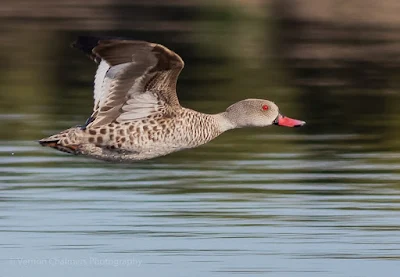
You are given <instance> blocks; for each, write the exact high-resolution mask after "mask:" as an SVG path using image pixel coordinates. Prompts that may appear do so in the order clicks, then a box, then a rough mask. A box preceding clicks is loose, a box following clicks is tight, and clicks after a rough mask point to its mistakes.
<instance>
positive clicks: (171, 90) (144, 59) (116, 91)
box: [73, 37, 184, 127]
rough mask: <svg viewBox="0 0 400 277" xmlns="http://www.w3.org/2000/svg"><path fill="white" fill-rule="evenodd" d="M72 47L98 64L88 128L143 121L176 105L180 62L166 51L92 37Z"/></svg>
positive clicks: (148, 44) (123, 40)
mask: <svg viewBox="0 0 400 277" xmlns="http://www.w3.org/2000/svg"><path fill="white" fill-rule="evenodd" d="M73 46H74V47H76V48H79V49H81V50H83V51H84V52H86V53H87V54H88V55H89V57H90V58H91V59H93V60H94V61H95V62H96V63H98V64H99V66H98V69H97V72H96V76H95V81H94V107H93V114H92V116H91V119H90V123H88V126H92V127H95V126H100V125H104V124H108V123H111V122H113V121H116V122H123V121H126V120H134V119H139V118H144V117H148V116H151V115H154V114H156V113H162V112H165V111H166V110H168V109H169V108H173V107H174V106H179V100H178V97H177V95H176V82H177V79H178V76H179V73H180V72H181V70H182V68H183V66H184V63H183V60H182V59H181V57H179V55H178V54H176V53H175V52H173V51H171V50H169V49H168V48H166V47H164V46H162V45H160V44H155V43H149V42H145V41H136V40H126V39H96V38H93V37H80V38H79V39H78V40H77V41H76V42H75V43H74V44H73Z"/></svg>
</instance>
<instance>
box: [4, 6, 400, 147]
mask: <svg viewBox="0 0 400 277" xmlns="http://www.w3.org/2000/svg"><path fill="white" fill-rule="evenodd" d="M399 11H400V8H399V4H398V2H397V1H395V0H393V1H390V0H386V1H381V2H379V3H378V2H375V1H351V2H350V1H332V0H331V1H329V0H321V1H310V0H297V1H290V0H282V1H278V0H276V1H273V0H266V1H262V0H250V1H245V0H242V1H240V0H236V1H234V0H226V1H219V2H218V4H215V3H214V2H213V1H172V0H171V1H168V0H167V1H161V0H160V1H157V0H151V1H125V0H120V1H118V0H116V1H106V0H102V1H85V2H80V1H62V2H58V1H46V0H40V1H6V4H5V5H2V8H1V9H0V24H1V26H2V28H1V29H2V30H1V43H0V50H1V51H0V53H1V54H0V55H1V60H2V61H3V62H2V67H1V68H0V90H1V94H0V113H1V115H0V116H1V118H2V120H1V122H2V128H1V129H0V139H2V140H33V139H38V138H41V137H43V136H45V135H48V134H49V133H50V132H51V131H50V130H52V131H53V130H57V129H59V128H61V129H63V128H67V127H69V125H68V124H73V125H75V124H79V123H82V122H84V120H85V119H86V118H87V117H88V115H89V113H90V110H91V105H92V100H91V99H92V86H93V85H92V84H93V75H94V72H95V65H94V64H92V63H91V61H90V60H88V59H86V58H85V56H84V55H82V53H80V52H79V51H76V50H74V49H71V48H70V47H69V45H70V43H71V42H72V41H73V40H74V39H75V38H76V37H77V36H78V35H109V36H110V35H111V36H113V35H116V36H128V37H132V38H135V39H140V40H148V41H152V42H157V43H161V44H164V45H166V46H167V47H169V48H171V49H173V50H174V51H175V52H177V53H179V54H180V55H181V56H182V58H183V59H184V61H185V63H186V66H185V69H184V71H183V72H182V74H181V76H180V79H179V84H178V94H179V97H180V99H181V102H182V104H183V105H186V106H189V105H190V107H191V108H194V109H198V110H200V111H203V112H208V113H212V112H214V113H215V112H219V111H222V110H224V109H225V108H226V107H227V106H228V105H230V104H231V103H232V102H235V101H238V100H240V99H244V98H265V99H270V100H273V101H275V102H276V103H277V104H278V105H279V106H280V107H281V110H282V112H283V113H284V114H286V115H288V116H292V117H298V118H300V119H303V120H306V121H307V122H308V123H309V124H308V126H307V128H305V129H303V130H301V131H300V132H304V133H307V134H321V133H324V134H326V133H334V134H341V133H347V132H351V133H356V134H361V135H366V136H370V135H372V134H373V135H375V137H374V141H373V143H374V145H375V147H377V148H380V149H382V150H390V149H392V148H393V147H397V140H396V139H395V137H396V136H397V132H398V130H399V128H398V127H397V126H398V124H396V123H397V121H398V120H399V113H398V112H397V106H398V104H399V97H398V89H399V81H398V76H399V62H400V55H399V54H400V53H399V52H400V47H398V46H399V39H400V32H399V29H400V19H399V17H398V16H397V15H398V14H399ZM67 123H68V124H67ZM272 132H273V131H272Z"/></svg>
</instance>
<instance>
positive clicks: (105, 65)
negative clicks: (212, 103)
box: [39, 37, 305, 162]
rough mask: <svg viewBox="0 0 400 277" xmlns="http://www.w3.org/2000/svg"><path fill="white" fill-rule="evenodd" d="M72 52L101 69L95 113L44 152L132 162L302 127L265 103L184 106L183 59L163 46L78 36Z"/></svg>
mask: <svg viewBox="0 0 400 277" xmlns="http://www.w3.org/2000/svg"><path fill="white" fill-rule="evenodd" d="M73 46H75V47H76V48H78V49H81V50H83V51H84V52H86V53H87V54H88V55H89V57H90V58H91V59H92V60H94V61H95V62H96V63H98V69H97V72H96V76H95V80H94V108H93V113H92V115H91V116H90V117H89V119H88V120H87V122H86V123H85V124H84V125H83V126H77V127H72V128H69V129H67V130H65V131H62V132H60V133H58V134H55V135H53V136H50V137H47V138H44V139H41V140H40V141H39V143H40V144H41V145H43V146H47V147H52V148H55V149H57V150H60V151H64V152H68V153H72V154H75V155H84V156H88V157H93V158H97V159H102V160H109V161H120V162H129V161H137V160H145V159H151V158H155V157H159V156H163V155H167V154H169V153H172V152H175V151H179V150H183V149H187V148H193V147H197V146H199V145H202V144H205V143H207V142H209V141H210V140H212V139H214V138H215V137H217V136H219V135H220V134H222V133H223V132H225V131H227V130H230V129H235V128H242V127H266V126H269V125H272V124H275V125H280V126H287V127H298V126H303V125H304V124H305V122H304V121H300V120H296V119H291V118H288V117H285V116H283V115H281V114H280V113H279V109H278V106H277V105H275V103H273V102H271V101H268V100H263V99H246V100H242V101H239V102H237V103H235V104H233V105H231V106H230V107H228V108H227V109H226V111H224V112H222V113H218V114H204V113H201V112H197V111H194V110H191V109H188V108H184V107H182V106H181V105H180V104H179V100H178V97H177V95H176V83H177V79H178V76H179V73H180V72H181V70H182V68H183V66H184V63H183V60H182V59H181V57H180V56H179V55H178V54H176V53H175V52H173V51H171V50H169V49H168V48H166V47H164V46H162V45H160V44H155V43H149V42H144V41H135V40H126V39H98V38H93V37H80V38H78V40H77V41H76V42H75V43H74V44H73Z"/></svg>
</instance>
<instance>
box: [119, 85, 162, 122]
mask: <svg viewBox="0 0 400 277" xmlns="http://www.w3.org/2000/svg"><path fill="white" fill-rule="evenodd" d="M161 108H162V107H160V105H159V100H158V98H157V96H156V95H155V94H154V93H153V92H151V91H146V92H145V93H142V94H136V95H133V96H132V98H131V99H129V100H128V101H126V103H125V105H124V106H123V107H122V113H121V115H120V116H119V117H118V118H117V122H122V121H127V120H135V119H140V118H145V117H148V116H149V115H153V114H156V113H158V112H159V111H160V109H161Z"/></svg>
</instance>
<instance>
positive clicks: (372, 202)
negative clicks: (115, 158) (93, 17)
mask: <svg viewBox="0 0 400 277" xmlns="http://www.w3.org/2000/svg"><path fill="white" fill-rule="evenodd" d="M71 7H73V6H71ZM170 9H171V14H174V13H173V10H172V8H170ZM182 9H184V8H182V7H179V8H177V11H180V12H182ZM188 9H189V10H188V11H191V12H192V13H191V16H192V17H193V18H192V17H190V16H189V18H191V19H190V20H189V18H186V21H185V22H186V23H185V24H183V25H182V24H181V25H179V26H184V27H185V28H183V27H182V28H183V29H184V30H183V31H182V30H178V31H177V35H175V33H173V34H174V35H171V34H172V33H171V32H169V33H168V34H169V35H165V34H164V35H161V34H162V33H163V32H164V31H162V30H161V31H160V30H158V31H146V30H145V31H143V29H140V28H138V29H140V31H138V32H135V28H136V27H134V26H136V25H134V24H136V23H137V22H136V21H134V19H135V17H134V16H132V17H131V16H129V17H128V15H126V20H128V18H129V20H133V21H132V22H133V23H132V22H131V21H129V22H131V23H132V24H133V25H132V26H133V27H132V30H133V31H131V33H129V32H128V33H126V31H125V33H124V35H129V36H133V37H137V38H139V39H147V40H152V41H157V42H162V43H165V44H166V45H168V47H171V48H172V49H174V50H176V51H177V52H179V53H180V54H181V55H182V57H183V58H184V60H185V61H186V67H185V70H184V71H183V73H182V75H181V79H180V82H179V87H178V89H179V92H180V93H179V96H180V98H181V100H182V104H183V105H185V106H187V107H191V108H194V109H198V110H201V111H203V112H208V113H213V112H214V113H215V112H219V111H222V110H223V109H225V108H226V107H227V106H228V105H230V104H231V103H232V102H235V101H237V100H239V99H243V98H267V99H270V100H273V101H275V102H276V103H277V104H278V105H279V106H280V107H281V111H282V112H283V113H284V114H286V115H287V116H291V117H294V118H298V119H302V120H305V121H307V125H306V126H305V127H304V128H301V129H290V128H278V127H269V128H264V129H257V128H254V129H243V130H234V131H230V132H228V133H226V134H224V135H222V136H221V137H219V138H218V139H216V140H215V141H213V142H211V143H209V144H207V145H204V146H202V147H200V148H197V149H193V150H188V151H183V152H179V153H175V154H172V155H169V156H166V157H162V158H159V159H155V160H151V161H147V162H140V163H136V164H129V165H124V164H110V163H104V162H99V161H93V160H89V159H85V158H81V157H74V156H70V155H67V154H64V153H60V152H56V151H53V150H51V149H46V148H42V147H40V146H39V145H38V144H37V143H36V140H38V139H40V138H42V137H45V136H48V135H50V134H52V133H54V132H57V131H59V130H62V129H65V128H68V127H69V126H73V125H77V124H81V123H83V122H84V121H85V119H86V118H87V116H88V115H89V114H90V109H91V105H92V95H91V85H92V79H91V78H92V75H93V74H94V70H95V68H94V66H93V65H91V64H90V61H89V60H88V59H85V57H84V56H83V55H82V54H80V53H78V52H76V51H74V50H71V49H69V48H68V43H69V42H70V41H71V40H72V39H73V38H74V37H75V36H76V35H77V34H79V33H81V32H80V31H79V32H78V31H76V30H75V29H74V31H68V30H69V29H68V28H67V27H70V28H72V27H71V26H70V25H68V24H73V23H72V22H75V21H67V22H68V24H66V25H64V24H65V22H64V23H62V22H61V23H60V22H58V21H54V22H55V23H54V25H53V26H55V27H54V29H51V28H50V26H49V24H48V22H46V21H44V22H43V21H40V20H37V21H35V20H33V21H30V22H31V24H30V25H29V26H28V25H24V24H22V23H24V21H23V20H22V19H21V18H19V19H16V21H9V20H6V19H4V20H3V21H2V23H3V26H7V28H8V30H19V31H21V32H22V30H25V32H24V33H21V32H14V31H13V32H12V33H13V34H12V35H11V34H10V36H9V37H8V38H7V40H6V42H7V43H5V44H2V45H1V46H0V47H1V48H2V51H0V52H1V53H4V52H5V50H7V51H8V52H10V53H11V54H10V55H8V56H4V59H6V60H7V63H5V64H6V66H4V67H3V68H2V69H0V71H1V73H2V74H1V83H0V85H1V90H2V93H1V94H0V124H1V125H0V276H1V277H3V276H4V277H14V276H15V277H17V276H18V277H19V276H99V277H106V276H111V275H113V276H127V275H129V276H232V275H234V276H296V277H303V276H304V277H310V276H318V277H319V276H335V277H336V276H337V277H339V276H343V277H347V276H352V277H358V276H360V277H365V276H381V275H382V276H389V277H390V276H398V274H399V273H398V272H400V144H399V142H398V135H399V133H400V126H399V124H398V122H399V121H400V110H399V109H398V107H399V105H400V97H399V91H400V90H399V89H398V88H396V87H395V86H389V85H387V86H386V85H384V84H383V83H385V82H383V83H380V82H378V85H377V87H374V89H373V90H371V89H370V90H368V89H365V88H359V87H357V86H356V87H352V86H344V87H337V85H335V86H333V87H329V86H321V85H320V84H321V82H320V83H319V84H318V85H316V86H313V85H312V84H311V85H310V84H307V85H306V86H300V85H299V86H297V85H294V84H295V83H296V82H295V80H292V79H291V78H293V79H295V77H296V76H292V75H291V74H295V72H296V71H291V68H290V64H286V65H285V64H284V63H283V64H282V63H280V62H279V61H277V60H276V59H275V58H274V57H276V56H279V55H280V54H281V52H280V51H279V48H274V47H270V44H269V42H266V43H265V44H262V45H261V46H260V44H253V43H254V42H255V41H258V39H260V35H261V34H263V32H264V31H265V35H266V36H269V34H270V33H269V32H270V31H271V30H270V29H269V28H272V27H267V26H270V25H271V24H270V23H269V21H268V20H267V19H265V18H258V19H257V18H253V19H252V20H248V17H245V18H244V19H243V18H242V19H240V17H239V19H237V20H233V19H232V18H235V16H239V15H238V14H237V11H235V13H231V12H229V9H227V11H225V10H223V8H221V7H220V8H218V9H219V10H218V9H217V8H216V9H217V10H216V11H215V12H214V13H211V15H210V16H211V17H212V18H211V19H210V18H207V17H205V16H204V14H206V13H204V9H205V8H204V7H202V8H201V9H199V10H196V8H194V7H190V8H188ZM210 9H211V8H210ZM62 10H63V9H62ZM133 10H135V9H133V8H132V12H133ZM221 10H222V11H223V12H222V11H221ZM140 11H141V12H144V13H145V12H146V11H147V8H146V9H144V11H143V10H140ZM168 11H170V10H168ZM183 11H184V12H183V13H181V14H186V13H185V11H186V10H183ZM167 14H168V13H167ZM232 14H233V15H234V16H233V15H232ZM228 15H229V16H228ZM99 16H100V15H99ZM196 16H197V17H196ZM202 16H204V17H202ZM219 16H221V18H224V19H223V20H222V19H221V20H220V21H216V18H219ZM230 16H233V17H230ZM166 17H167V18H163V20H164V21H163V22H164V23H165V20H169V19H170V18H168V16H166ZM82 18H83V17H82ZM104 18H106V19H107V18H109V17H104ZM104 18H102V20H103V21H99V22H100V23H101V22H104V20H106V19H104ZM110 18H111V17H110ZM132 18H134V19H132ZM78 19H79V18H78ZM78 19H77V20H78ZM79 20H81V19H79ZM82 20H83V19H82ZM157 20H161V19H160V18H158V19H154V22H157ZM241 20H242V21H241ZM57 22H58V23H57ZM78 22H79V21H78ZM90 22H92V21H90ZM94 22H96V21H94ZM188 22H189V23H190V24H189V23H188ZM240 22H242V23H243V24H240V26H241V28H236V27H238V26H239V25H236V24H238V23H240ZM6 23H7V24H8V25H7V24H6ZM92 23H93V22H92ZM92 23H91V24H92ZM100 23H99V24H100ZM173 23H174V24H176V22H175V21H174V22H173ZM19 24H20V25H19ZM21 24H22V25H21ZM57 24H60V25H57ZM93 24H95V23H93ZM120 24H122V23H120ZM21 26H23V28H22V27H21ZM57 26H60V27H57ZM66 26H67V27H66ZM87 26H89V25H82V26H81V27H82V28H86V27H87ZM90 26H91V27H92V28H94V26H97V25H93V26H92V25H90ZM102 26H103V25H101V24H100V27H98V28H99V29H101V28H102ZM107 26H108V25H107ZM121 26H122V25H120V26H119V27H121ZM126 26H130V25H129V24H128V25H126ZM145 26H147V27H148V28H152V27H151V26H150V27H149V25H145ZM160 26H164V27H165V28H167V27H168V26H169V25H168V26H167V25H160ZM173 26H176V25H172V27H171V26H169V27H168V28H172V29H173V28H174V27H173ZM263 26H264V27H263ZM81 27H76V26H75V27H74V28H76V29H77V30H80V29H79V28H81ZM117 27H118V26H117ZM117 27H116V28H117ZM147 27H146V28H147ZM206 27H207V28H206ZM227 27H229V28H230V29H229V28H228V29H226V28H227ZM26 28H28V29H27V30H26ZM29 28H31V29H29ZM40 28H42V29H41V30H43V31H42V32H40V33H38V32H37V29H40ZM88 28H89V27H88ZM146 28H145V29H146ZM168 28H167V29H168ZM257 28H266V29H265V30H264V29H257ZM72 29H73V28H72ZM89 29H90V28H89ZM178 29H179V28H178ZM187 29H190V30H191V31H190V32H189V33H187V32H188V30H187ZM35 30H36V31H35ZM248 30H251V32H250V31H248ZM82 32H88V30H87V29H85V30H82ZM32 33H35V36H32V35H31V34H32ZM103 33H104V31H103ZM111 33H112V32H111ZM243 34H246V36H244V39H242V40H241V41H248V43H247V44H246V43H245V44H243V45H239V46H237V45H236V44H233V42H234V41H237V40H235V38H236V36H241V37H243ZM36 36H38V37H36ZM22 38H23V41H25V43H23V44H21V43H20V41H21V39H22ZM262 41H263V42H265V41H267V40H262ZM28 42H29V43H28ZM252 42H253V43H252ZM291 43H293V42H291ZM339 43H341V42H339ZM28 45H29V46H30V47H28ZM49 45H51V47H50V46H49ZM310 47H313V46H312V45H311V46H310ZM241 49H245V50H246V51H242V50H241ZM261 49H263V50H265V51H266V52H265V53H266V54H265V55H263V56H262V57H261V58H260V57H259V56H258V54H259V53H260V50H261ZM228 50H229V51H228ZM8 52H7V53H8ZM303 66H304V65H303ZM296 70H299V69H296ZM357 70H358V69H357ZM338 71H340V69H339V70H338ZM290 72H291V73H290ZM301 72H303V71H301ZM304 72H306V70H304ZM304 72H303V73H304ZM340 72H341V73H340V74H339V75H338V76H339V77H340V76H341V74H342V75H345V76H346V80H347V81H348V80H355V77H354V78H353V75H351V74H352V72H351V71H345V73H343V72H342V71H340ZM357 72H358V73H359V71H357ZM357 72H356V73H357ZM368 72H369V73H368V74H372V73H371V72H370V71H368ZM331 73H332V72H326V71H324V74H325V75H324V77H326V76H330V74H331ZM379 74H383V75H385V76H387V75H388V74H386V73H385V72H383V73H382V72H379V71H374V73H373V75H374V76H375V77H376V76H378V77H379V76H381V75H379ZM300 75H301V74H300ZM306 75H307V74H306V73H304V74H303V75H302V77H304V76H306ZM357 76H359V75H357ZM367 76H369V75H367ZM306 77H307V76H306ZM312 77H313V78H315V74H314V75H313V76H312ZM336 77H337V76H336ZM392 77H393V78H394V77H395V76H392V75H391V76H390V78H392ZM388 78H389V77H388ZM377 80H382V79H380V78H377ZM393 80H396V79H395V78H394V79H393ZM292 81H293V82H292ZM358 81H360V80H358ZM337 83H340V82H336V83H335V84H337ZM391 84H393V83H391Z"/></svg>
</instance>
